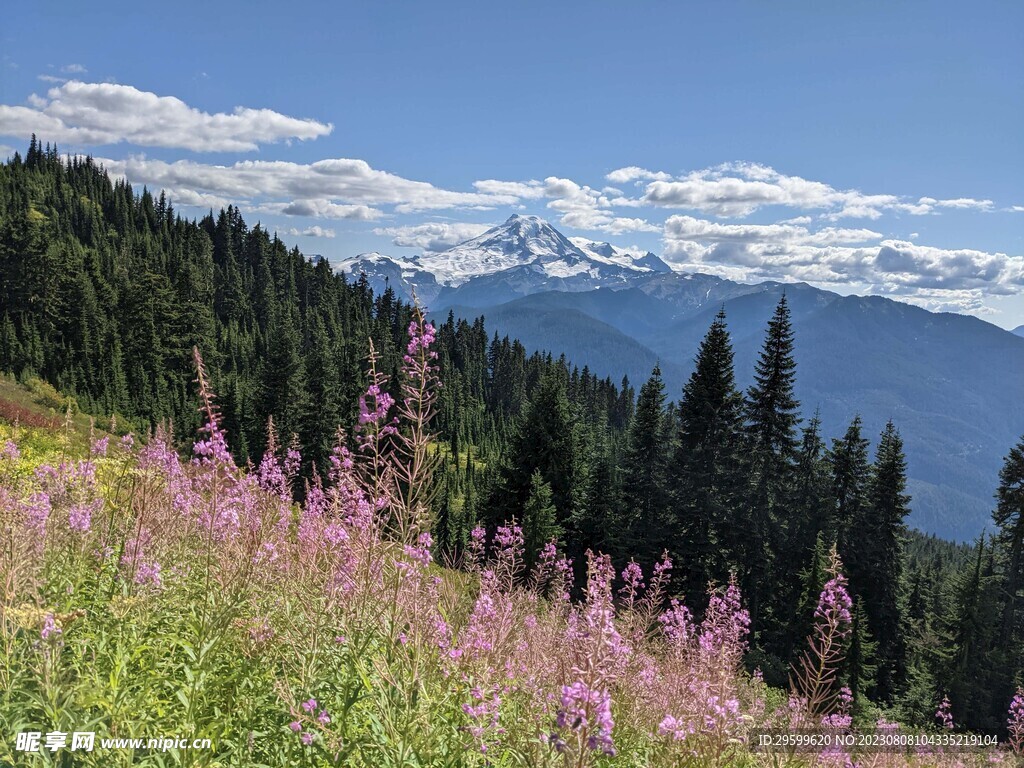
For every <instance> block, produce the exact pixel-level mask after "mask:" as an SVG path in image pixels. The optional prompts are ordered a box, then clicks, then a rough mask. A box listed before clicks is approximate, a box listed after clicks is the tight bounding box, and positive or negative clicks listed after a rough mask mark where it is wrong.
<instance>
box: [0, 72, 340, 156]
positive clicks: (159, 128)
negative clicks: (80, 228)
mask: <svg viewBox="0 0 1024 768" xmlns="http://www.w3.org/2000/svg"><path fill="white" fill-rule="evenodd" d="M28 104H29V105H28V106H27V107H21V106H10V105H2V104H0V134H2V135H5V136H17V137H19V138H22V139H27V138H28V137H29V136H31V134H33V133H35V134H37V135H39V136H45V137H46V139H47V140H48V141H56V142H60V143H71V144H78V145H89V146H92V145H102V144H118V143H121V142H127V143H129V144H135V145H138V146H145V147H174V148H182V149H190V150H193V151H196V152H217V151H222V152H228V151H233V152H242V151H251V150H255V149H257V148H258V147H259V145H260V144H265V143H272V142H276V141H281V140H283V139H303V140H304V139H315V138H317V137H318V136H326V135H327V134H329V133H330V132H331V131H332V130H333V126H332V125H331V124H329V123H321V122H318V121H316V120H309V119H300V118H295V117H288V116H287V115H282V114H281V113H279V112H274V111H273V110H270V109H250V108H248V107H236V108H235V109H234V110H233V111H232V112H231V113H225V112H218V113H215V114H210V113H209V112H202V111H200V110H198V109H195V108H193V107H190V106H189V105H188V104H186V103H185V102H183V101H182V100H181V99H178V98H175V97H174V96H158V95H156V94H155V93H150V92H148V91H140V90H138V89H137V88H133V87H132V86H130V85H117V84H113V83H83V82H79V81H77V80H72V81H70V82H66V83H64V84H62V85H60V86H57V87H55V88H51V89H50V90H49V91H48V92H47V94H46V97H45V98H43V97H39V96H36V95H35V94H33V95H32V96H31V97H30V98H29V100H28Z"/></svg>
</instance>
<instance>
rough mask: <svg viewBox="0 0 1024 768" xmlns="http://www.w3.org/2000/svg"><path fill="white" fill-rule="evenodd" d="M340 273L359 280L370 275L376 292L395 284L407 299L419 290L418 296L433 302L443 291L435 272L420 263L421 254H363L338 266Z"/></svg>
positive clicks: (424, 301)
mask: <svg viewBox="0 0 1024 768" xmlns="http://www.w3.org/2000/svg"><path fill="white" fill-rule="evenodd" d="M337 271H338V272H344V273H345V274H347V275H351V276H352V277H353V278H354V279H358V278H359V277H360V276H361V275H366V279H367V281H368V282H369V284H370V287H371V288H373V292H374V293H382V292H383V291H384V289H386V288H388V287H391V288H392V289H393V290H394V291H395V292H396V293H398V295H399V296H401V297H402V298H403V299H406V300H408V299H411V298H412V296H413V293H414V292H415V295H416V298H417V299H419V301H420V302H422V303H424V304H428V305H429V304H431V303H432V302H433V301H434V299H435V298H437V295H438V293H439V292H440V290H441V286H440V285H439V284H438V282H437V280H436V279H435V278H434V275H433V274H431V273H430V272H428V271H427V270H425V269H424V268H423V266H422V265H421V264H420V257H419V256H412V257H410V258H405V259H403V258H399V257H395V256H385V255H384V254H383V253H377V252H376V251H374V252H372V253H360V254H359V255H358V256H353V257H352V258H350V259H345V261H342V262H340V263H339V264H338V265H337Z"/></svg>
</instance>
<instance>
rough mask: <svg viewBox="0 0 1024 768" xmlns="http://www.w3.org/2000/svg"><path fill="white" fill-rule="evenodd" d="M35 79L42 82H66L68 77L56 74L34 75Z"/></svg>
mask: <svg viewBox="0 0 1024 768" xmlns="http://www.w3.org/2000/svg"><path fill="white" fill-rule="evenodd" d="M36 79H37V80H42V81H43V82H44V83H66V82H67V81H68V79H67V78H66V77H57V76H56V75H36Z"/></svg>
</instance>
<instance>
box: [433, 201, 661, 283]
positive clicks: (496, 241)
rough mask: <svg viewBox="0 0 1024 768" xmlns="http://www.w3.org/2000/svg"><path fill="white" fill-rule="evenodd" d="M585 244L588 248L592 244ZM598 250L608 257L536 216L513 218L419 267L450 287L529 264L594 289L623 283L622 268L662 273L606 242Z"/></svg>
mask: <svg viewBox="0 0 1024 768" xmlns="http://www.w3.org/2000/svg"><path fill="white" fill-rule="evenodd" d="M583 242H584V243H588V244H589V243H590V241H588V240H583ZM594 245H596V246H601V247H605V246H606V248H605V251H606V253H607V255H606V253H605V252H603V251H602V250H601V248H600V247H599V248H596V249H594V248H586V249H584V248H581V247H579V245H577V244H576V243H575V242H574V241H573V240H570V239H569V238H567V237H566V236H565V235H563V234H562V233H561V232H559V231H558V230H557V229H555V228H554V227H552V226H551V225H550V224H548V223H547V222H546V221H544V220H543V219H541V218H539V217H537V216H520V215H519V214H513V215H512V216H510V217H509V218H508V220H507V221H506V222H505V223H504V224H500V225H498V226H496V227H492V228H491V229H489V230H487V231H486V232H484V233H483V234H482V235H479V236H477V237H474V238H472V239H470V240H466V241H465V242H462V243H459V244H458V245H456V246H453V247H452V248H449V249H448V250H446V251H442V252H441V253H434V254H425V255H424V256H422V257H421V258H420V264H421V266H422V268H423V269H426V270H428V271H429V272H432V273H433V274H434V275H435V276H436V277H437V279H438V281H439V282H441V283H444V284H445V285H448V286H457V285H461V284H462V283H465V282H467V281H468V280H470V279H472V278H474V277H479V276H481V275H490V274H494V273H495V272H502V271H504V270H506V269H512V268H513V267H521V266H524V265H531V266H533V267H535V268H536V269H537V271H539V272H543V273H544V274H545V275H547V276H548V277H554V278H570V277H576V276H589V277H591V278H593V279H594V280H595V281H596V282H595V286H594V287H597V285H598V284H601V283H602V282H603V281H604V280H606V279H607V278H612V279H616V280H617V279H619V278H620V277H621V275H620V273H621V271H622V270H623V269H626V270H630V271H634V272H647V271H660V270H656V269H655V268H654V267H652V266H640V265H638V264H637V263H635V260H634V257H633V254H630V253H629V252H628V251H624V250H621V249H617V248H614V247H613V246H610V245H608V244H607V243H603V244H598V243H595V244H594ZM650 255H653V254H645V255H644V256H643V257H641V258H646V257H647V256H650ZM655 258H657V257H655ZM658 262H659V263H660V262H661V260H660V259H658Z"/></svg>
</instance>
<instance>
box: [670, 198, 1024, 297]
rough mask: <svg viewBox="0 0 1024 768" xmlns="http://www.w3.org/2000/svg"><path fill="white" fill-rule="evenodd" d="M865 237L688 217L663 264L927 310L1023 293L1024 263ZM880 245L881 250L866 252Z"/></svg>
mask: <svg viewBox="0 0 1024 768" xmlns="http://www.w3.org/2000/svg"><path fill="white" fill-rule="evenodd" d="M881 238H882V235H881V234H880V233H878V232H873V231H871V230H867V229H837V228H833V227H825V228H822V229H819V230H815V231H812V230H809V229H807V228H806V227H802V226H796V225H792V224H764V225H762V224H722V223H720V222H715V221H708V220H705V219H696V218H693V217H690V216H671V217H669V219H668V220H667V221H666V223H665V233H664V242H665V257H666V258H667V259H669V260H671V261H673V262H675V263H676V264H678V265H680V266H683V267H684V268H686V269H693V270H697V271H699V270H701V269H704V270H707V268H708V267H709V266H713V267H714V268H715V271H716V272H718V273H720V274H726V275H727V276H729V277H732V278H734V279H742V280H764V279H788V280H803V281H807V282H811V283H815V284H818V285H824V286H836V287H839V286H846V287H848V286H851V285H859V286H863V287H864V289H865V291H866V292H869V293H879V294H883V295H889V296H900V297H908V298H913V299H914V300H915V302H916V303H919V304H922V305H923V306H928V307H929V308H936V307H947V308H954V307H955V308H958V311H961V310H966V309H971V311H974V309H973V308H974V307H975V305H979V306H980V302H981V300H982V297H983V296H985V295H993V294H996V295H999V294H1010V293H1019V292H1021V290H1022V289H1024V257H1021V256H1008V255H1007V254H1004V253H986V252H984V251H977V250H972V249H966V248H964V249H946V248H937V247H933V246H926V245H919V244H916V243H912V242H910V241H905V240H895V239H885V240H882V239H881ZM875 240H880V242H878V243H877V244H869V243H872V241H875Z"/></svg>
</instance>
